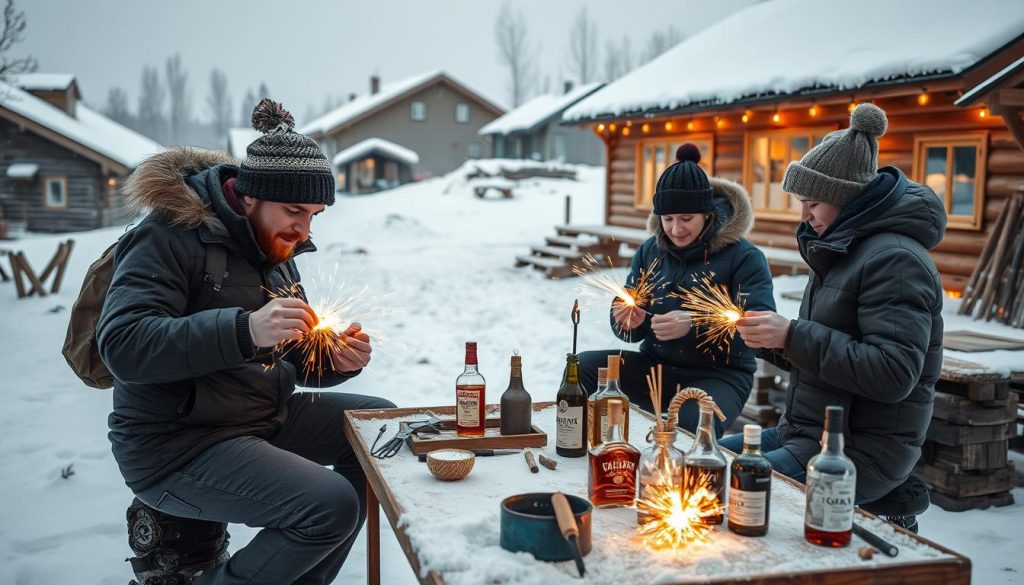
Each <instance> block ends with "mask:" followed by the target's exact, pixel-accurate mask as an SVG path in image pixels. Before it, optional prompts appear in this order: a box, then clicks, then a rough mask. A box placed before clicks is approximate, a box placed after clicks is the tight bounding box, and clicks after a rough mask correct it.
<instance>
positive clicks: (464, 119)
mask: <svg viewBox="0 0 1024 585" xmlns="http://www.w3.org/2000/svg"><path fill="white" fill-rule="evenodd" d="M455 121H456V122H458V123H459V124H469V104H461V103H460V104H455Z"/></svg>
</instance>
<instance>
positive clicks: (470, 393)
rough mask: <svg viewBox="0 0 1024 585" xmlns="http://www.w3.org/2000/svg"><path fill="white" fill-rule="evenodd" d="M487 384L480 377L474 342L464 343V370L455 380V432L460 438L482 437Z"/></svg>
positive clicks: (484, 423)
mask: <svg viewBox="0 0 1024 585" xmlns="http://www.w3.org/2000/svg"><path fill="white" fill-rule="evenodd" d="M486 388H487V382H486V380H484V377H483V376H482V375H480V371H479V369H478V366H477V360H476V342H475V341H467V342H466V369H465V370H463V372H462V375H460V376H459V377H458V378H457V379H456V380H455V431H456V433H457V434H458V435H459V436H460V437H482V436H483V435H484V428H485V426H486V420H487V419H486V412H485V410H484V407H485V406H486V405H487V400H486Z"/></svg>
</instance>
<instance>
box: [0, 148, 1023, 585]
mask: <svg viewBox="0 0 1024 585" xmlns="http://www.w3.org/2000/svg"><path fill="white" fill-rule="evenodd" d="M603 180H604V171H603V169H593V168H585V167H583V168H581V169H580V181H578V182H572V181H564V180H553V179H542V180H528V181H523V182H522V184H521V185H520V186H519V187H518V188H517V189H516V196H515V198H513V199H508V200H506V199H499V198H488V199H485V200H480V199H477V198H476V197H474V196H473V195H472V182H467V181H465V180H463V179H462V178H461V175H459V174H455V175H450V176H448V177H445V178H438V179H434V180H431V181H427V182H422V183H417V184H413V185H409V186H406V187H403V188H400V189H396V190H393V191H390V192H385V193H381V194H378V195H374V196H361V197H342V198H340V199H339V201H338V203H337V204H336V205H335V206H334V207H333V208H332V209H331V210H330V211H329V212H327V213H325V214H324V215H323V216H321V217H319V218H318V219H317V220H316V221H315V222H314V226H313V230H314V236H313V237H314V241H316V242H317V244H318V246H319V248H320V251H319V252H318V253H316V254H315V255H312V256H306V257H304V258H302V259H301V260H300V269H302V270H303V272H304V274H305V280H306V283H307V284H313V283H315V281H318V280H323V279H324V278H326V276H327V275H331V274H335V273H336V274H337V278H339V279H341V280H346V281H347V282H348V283H350V284H353V285H359V286H362V285H366V286H368V287H369V289H370V290H371V291H373V294H374V296H373V299H374V300H375V302H378V303H381V304H384V305H387V306H391V307H396V308H398V311H396V312H395V313H393V314H390V315H387V316H384V317H381V318H380V319H377V320H375V321H373V322H370V321H369V320H367V322H366V325H367V326H368V327H372V328H373V329H377V330H380V331H382V332H384V333H385V334H386V337H387V339H386V340H385V341H383V342H382V343H381V345H380V346H379V348H378V352H377V353H375V354H374V355H375V357H374V361H373V363H372V364H371V365H370V367H369V368H368V370H367V371H366V372H365V374H364V375H362V376H360V377H359V378H357V379H355V380H353V381H351V382H349V383H347V384H345V385H344V386H343V389H344V390H345V391H348V392H361V393H367V394H378V395H381V396H386V397H388V398H390V399H391V400H393V401H394V402H396V403H398V404H399V405H406V406H411V405H434V404H447V403H449V402H451V399H452V384H453V381H454V379H455V377H456V376H457V375H458V373H459V372H460V371H461V369H462V358H463V342H464V341H466V340H471V339H475V340H476V341H478V342H479V344H480V363H481V371H482V372H483V374H484V375H485V376H486V377H488V379H489V380H490V392H489V396H490V398H491V399H492V401H493V400H494V399H496V397H497V396H498V393H500V391H501V389H503V388H504V386H505V384H506V380H507V376H508V365H507V364H508V358H509V356H510V355H511V354H512V352H513V351H515V350H518V351H519V353H520V354H522V356H523V370H524V374H523V375H524V380H525V383H526V387H527V389H528V390H529V391H530V392H531V394H532V395H533V397H534V399H536V400H547V399H551V398H552V397H553V396H554V393H555V391H556V389H557V386H558V382H559V378H560V375H561V372H562V367H563V365H564V360H565V353H566V352H567V351H569V349H570V346H571V326H570V325H569V321H568V314H569V310H570V308H571V306H572V301H573V299H574V298H576V297H577V296H579V293H578V290H577V289H578V286H579V282H578V281H577V280H576V279H566V280H563V281H551V280H548V279H546V278H544V277H543V276H542V275H541V274H540V273H537V272H534V271H532V270H529V269H521V268H520V269H517V268H514V267H513V257H514V256H515V255H516V254H520V253H524V252H526V251H527V249H528V246H529V245H531V244H537V243H540V242H541V241H542V240H543V238H544V236H546V235H551V234H552V233H553V230H552V226H554V225H555V224H557V223H560V222H561V221H562V214H563V206H564V196H565V195H567V194H568V195H571V196H572V213H573V221H574V222H579V223H599V222H601V221H602V205H601V200H602V191H603ZM121 229H122V228H113V229H106V230H98V231H94V232H88V233H81V234H75V235H73V237H74V239H75V250H74V252H73V254H72V258H71V263H70V265H69V269H68V274H67V276H66V279H65V284H64V287H63V289H64V290H63V291H62V292H61V293H60V294H58V295H54V296H48V297H45V298H35V297H33V298H30V299H23V300H17V299H16V298H15V296H16V295H15V292H14V286H13V285H12V284H11V283H5V284H2V285H0V331H2V335H0V356H2V358H0V376H2V377H3V379H5V380H6V383H5V384H4V385H3V388H4V395H3V403H4V407H3V409H2V410H0V425H2V426H0V428H2V429H3V432H2V434H0V470H3V473H0V583H3V584H8V583H9V584H12V585H15V584H16V585H50V584H58V583H62V584H63V583H78V584H83V585H114V584H117V585H124V584H125V583H127V582H128V580H129V579H130V578H131V571H130V569H129V568H128V566H127V564H125V563H124V562H123V559H124V558H125V557H127V556H130V555H131V551H130V549H129V548H128V545H127V537H126V530H125V521H124V512H125V508H126V507H127V505H128V504H129V503H130V501H131V498H132V495H131V493H130V492H129V490H128V489H127V488H126V487H125V486H124V484H123V483H122V481H121V477H120V475H119V473H118V471H117V467H116V465H115V463H114V461H113V458H112V457H111V455H110V449H109V445H108V442H107V439H106V416H107V413H108V412H109V410H110V399H111V395H110V393H109V392H107V391H98V390H90V389H88V388H86V387H84V386H82V385H81V384H80V383H79V382H78V380H77V378H75V376H74V375H73V374H72V372H71V371H70V370H69V369H68V367H67V366H66V364H65V363H64V360H63V358H62V357H61V355H60V348H61V345H62V343H63V340H64V333H65V328H66V324H67V318H68V309H69V308H70V307H71V305H72V303H73V301H74V298H75V296H76V294H77V291H78V286H79V284H80V283H81V281H82V278H83V276H84V274H85V269H86V268H87V267H88V265H89V264H90V263H91V262H92V261H93V260H94V259H95V258H96V257H98V256H99V254H100V252H101V251H102V250H103V249H104V248H105V247H106V246H107V245H109V243H110V242H112V241H113V240H114V239H115V238H116V236H117V234H118V233H120V231H121ZM66 237H67V236H36V235H33V236H29V237H27V238H24V239H22V240H19V241H17V242H8V243H3V246H4V247H8V248H16V249H22V250H24V251H25V253H26V255H27V256H28V258H29V260H30V262H31V263H32V264H33V266H35V267H37V268H41V267H42V266H45V263H46V262H47V261H48V260H49V256H50V254H52V253H53V251H54V250H55V248H56V244H57V242H58V241H60V240H62V239H64V238H66ZM776 284H777V286H776V288H777V290H776V297H777V300H778V301H780V309H781V311H782V312H783V313H784V314H787V315H795V313H796V306H797V303H795V302H791V301H785V300H782V299H780V298H779V297H778V295H779V293H781V292H785V291H789V290H800V289H802V288H803V284H804V280H803V279H802V278H795V277H785V278H779V279H777V281H776ZM311 292H312V291H311ZM953 309H954V306H953V305H950V307H949V308H948V309H947V316H948V319H949V321H948V323H949V325H948V326H947V327H948V328H949V329H953V328H956V329H975V330H977V329H980V328H981V329H984V330H985V331H989V332H993V333H996V334H1002V335H1006V336H1009V337H1021V336H1022V333H1021V332H1020V331H1017V330H1012V329H1009V328H1005V327H999V326H994V325H984V326H979V325H978V324H976V323H974V322H973V321H970V320H967V319H964V318H962V317H957V316H955V315H954V314H953V313H954V310H953ZM622 345H623V344H621V343H620V342H618V341H617V340H616V339H615V337H614V336H613V335H612V333H611V331H610V330H609V328H608V324H607V320H606V316H605V312H604V309H603V307H601V308H597V307H595V308H588V307H585V308H584V312H583V317H582V323H581V326H580V347H581V348H584V349H586V348H598V347H617V346H622ZM999 353H1001V354H1002V355H993V356H992V357H989V358H986V359H990V360H1002V361H1001V362H1000V363H998V364H996V365H1000V367H1009V365H1011V364H1013V363H1020V360H1022V359H1024V354H1021V353H1017V354H1013V353H1012V352H999ZM964 357H966V359H972V360H975V361H977V360H978V357H977V354H971V355H969V356H964ZM1015 458H1016V461H1017V466H1018V468H1020V467H1024V458H1021V457H1019V456H1015ZM67 466H73V471H74V474H73V475H71V476H70V477H69V478H67V479H63V478H62V477H61V469H62V468H66V467H67ZM1014 495H1015V497H1016V500H1017V503H1016V504H1015V505H1014V506H1011V507H1006V508H995V509H989V510H984V511H972V512H963V513H959V514H954V513H947V512H944V511H942V510H940V509H938V508H935V507H933V508H932V509H930V510H929V511H928V512H927V513H926V514H925V515H924V517H923V518H922V519H921V530H922V535H923V536H925V537H927V538H929V539H931V540H933V541H935V542H937V543H940V544H942V545H945V546H947V547H949V548H952V549H953V550H955V551H957V552H960V553H963V554H965V555H967V556H969V557H970V558H971V560H972V563H973V565H974V573H973V582H974V583H981V584H985V585H988V584H990V583H992V584H995V583H1024V560H1022V559H1021V556H1020V554H1019V544H1018V540H1017V538H1016V536H1017V535H1019V533H1018V532H1017V530H1018V529H1019V528H1014V526H1018V525H1019V524H1020V522H1021V519H1022V518H1024V515H1022V511H1024V489H1021V488H1020V487H1018V488H1017V489H1016V490H1014ZM230 532H231V535H232V549H237V548H238V547H240V546H242V545H243V544H245V543H246V542H247V541H248V540H249V539H251V538H252V536H253V535H254V534H255V530H253V529H250V528H247V527H245V526H231V527H230ZM381 542H382V557H383V560H384V562H383V563H382V571H383V573H382V577H383V581H384V582H385V583H388V584H404V583H415V582H416V580H415V576H414V575H413V573H412V571H411V569H410V568H409V567H408V564H407V563H406V562H405V559H404V555H403V554H402V551H401V549H400V548H399V546H398V544H397V541H396V540H395V539H394V537H393V535H392V534H391V530H390V526H389V525H388V524H387V521H386V520H384V526H383V531H382V536H381ZM364 580H365V546H364V544H363V543H362V542H360V543H359V544H357V545H356V547H355V549H354V551H353V553H352V555H351V557H350V558H349V561H348V563H346V565H345V568H344V570H343V571H342V573H341V575H340V576H339V577H338V579H337V581H336V583H360V582H363V581H364Z"/></svg>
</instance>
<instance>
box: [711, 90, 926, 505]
mask: <svg viewBox="0 0 1024 585" xmlns="http://www.w3.org/2000/svg"><path fill="white" fill-rule="evenodd" d="M885 128H886V117H885V112H883V111H882V110H881V109H880V108H878V107H877V106H874V105H872V104H861V105H860V106H857V108H856V109H855V110H854V111H853V114H852V116H851V117H850V128H849V129H847V130H840V131H837V132H833V133H832V134H829V135H828V136H827V137H825V139H824V140H823V141H822V143H821V144H819V145H817V146H815V147H814V148H812V149H811V150H810V151H809V152H808V153H807V154H806V155H805V156H804V158H803V159H802V160H800V162H795V163H792V164H791V165H790V166H789V168H788V169H787V170H786V176H785V179H784V180H783V188H784V189H785V190H786V191H787V192H789V193H792V194H793V195H795V196H796V197H798V198H799V199H800V200H801V202H802V204H803V211H802V219H803V223H801V224H800V227H799V229H798V231H797V240H798V243H799V247H800V253H801V254H802V255H803V257H804V260H806V261H807V264H808V266H810V268H811V272H810V277H809V280H808V283H807V288H806V290H805V291H804V297H803V301H802V302H801V304H800V318H799V319H795V320H793V321H790V320H788V319H786V318H784V317H781V316H779V315H777V314H776V313H772V312H768V311H758V312H750V313H748V314H747V315H746V317H745V318H744V319H741V320H740V321H739V323H738V329H739V332H740V335H742V336H743V339H744V340H745V341H746V342H747V345H749V346H750V347H758V348H763V349H764V350H766V351H764V352H763V353H762V357H765V358H766V359H769V360H770V361H773V362H775V363H776V364H778V365H780V366H782V367H784V368H786V369H789V370H790V372H791V373H790V376H791V377H790V385H789V389H788V390H787V392H786V408H785V412H784V413H783V415H782V419H781V421H780V422H779V426H778V427H777V429H771V430H768V431H766V432H765V433H764V434H763V435H762V437H763V439H762V449H763V450H764V451H765V452H766V455H767V456H768V457H769V459H771V460H772V461H773V463H774V464H775V467H776V469H777V470H778V471H780V472H782V473H785V474H786V475H790V476H792V477H795V478H796V479H800V480H803V479H804V473H805V469H806V466H807V461H808V460H809V459H810V458H811V457H812V456H813V455H814V454H816V453H817V452H818V451H820V450H821V445H820V443H819V441H820V440H821V435H822V430H823V428H822V427H823V423H824V418H825V407H826V406H830V405H839V406H842V407H843V408H844V411H845V416H846V420H845V421H844V422H843V431H844V435H845V443H846V455H847V456H848V457H849V458H850V459H852V460H853V462H854V464H855V465H856V466H857V500H858V503H866V502H870V501H872V500H876V499H878V498H880V497H882V496H884V495H885V494H886V493H888V492H889V491H891V490H892V489H893V488H895V487H896V486H898V485H900V484H901V483H903V481H905V480H906V479H907V477H908V476H909V475H910V471H911V469H913V467H914V464H915V463H917V460H918V458H919V457H920V455H921V445H922V443H923V442H924V438H925V433H926V431H927V430H928V423H929V421H930V420H931V414H932V401H933V398H934V389H935V382H936V381H937V380H938V378H939V371H940V369H941V366H942V299H943V291H942V284H941V280H940V277H939V274H938V271H937V270H936V269H935V264H934V263H933V262H932V260H931V257H930V256H929V255H928V250H929V249H931V248H933V247H935V246H936V245H937V244H938V243H939V242H940V241H941V240H942V236H943V234H944V233H945V229H946V212H945V209H944V206H943V203H942V201H940V200H939V198H938V197H936V195H935V193H934V192H933V191H932V190H931V189H929V188H928V187H926V186H924V185H919V184H917V183H914V182H911V181H909V180H908V179H907V178H906V177H905V176H904V175H903V173H901V172H900V171H899V169H896V168H894V167H884V168H881V169H877V171H876V168H877V157H878V137H880V136H881V135H882V134H883V133H884V132H885ZM722 444H723V445H724V446H726V447H727V448H730V449H733V450H737V451H738V450H739V448H740V447H741V446H742V437H741V436H739V435H736V436H734V437H728V438H726V439H725V440H724V441H723V442H722Z"/></svg>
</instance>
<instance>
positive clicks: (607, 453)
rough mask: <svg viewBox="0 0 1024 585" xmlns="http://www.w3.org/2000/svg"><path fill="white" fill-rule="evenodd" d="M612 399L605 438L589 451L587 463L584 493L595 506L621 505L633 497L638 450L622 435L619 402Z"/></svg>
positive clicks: (616, 506) (628, 504)
mask: <svg viewBox="0 0 1024 585" xmlns="http://www.w3.org/2000/svg"><path fill="white" fill-rule="evenodd" d="M612 402H613V404H611V405H610V408H609V411H608V412H609V415H608V418H609V424H610V427H609V428H610V429H611V430H610V431H609V433H608V440H607V441H605V442H604V443H602V444H601V445H599V446H597V447H596V448H594V449H593V450H591V451H590V456H589V465H588V466H587V471H588V477H587V488H588V489H587V495H588V497H589V498H590V502H591V503H592V504H594V505H595V506H597V507H598V508H624V507H629V506H632V505H633V503H634V502H635V501H636V473H637V464H638V463H639V462H640V451H639V450H638V449H637V448H636V447H634V446H633V445H630V444H629V443H627V442H626V441H625V439H623V438H622V405H621V404H620V403H619V402H618V401H617V400H615V399H612Z"/></svg>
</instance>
